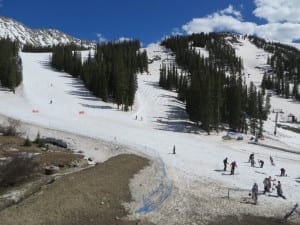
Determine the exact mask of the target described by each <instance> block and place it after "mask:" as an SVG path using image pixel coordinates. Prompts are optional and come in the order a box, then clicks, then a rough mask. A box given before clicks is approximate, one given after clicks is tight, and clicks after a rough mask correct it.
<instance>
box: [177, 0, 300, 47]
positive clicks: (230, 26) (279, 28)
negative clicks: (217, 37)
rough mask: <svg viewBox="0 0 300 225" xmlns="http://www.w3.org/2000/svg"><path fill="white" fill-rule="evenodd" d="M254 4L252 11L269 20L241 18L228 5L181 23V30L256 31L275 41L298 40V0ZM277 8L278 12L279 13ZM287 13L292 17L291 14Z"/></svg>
mask: <svg viewBox="0 0 300 225" xmlns="http://www.w3.org/2000/svg"><path fill="white" fill-rule="evenodd" d="M288 2H289V3H288ZM255 4H256V6H257V8H256V9H255V10H254V12H253V13H254V15H255V16H257V17H260V18H265V19H267V21H268V23H266V24H262V25H258V24H256V23H253V22H247V21H243V19H242V15H241V13H240V12H239V11H237V10H235V9H234V8H233V7H232V6H231V5H229V6H228V7H227V8H226V9H224V10H221V11H218V12H216V13H213V14H210V15H208V16H206V17H203V18H194V19H192V20H191V21H190V22H188V23H187V24H185V25H183V26H182V29H183V30H184V31H185V32H186V33H187V34H192V33H200V32H205V33H207V32H214V31H215V32H218V31H233V32H237V33H242V34H256V35H258V36H260V37H263V38H266V39H270V40H275V41H284V42H292V41H295V40H297V39H298V40H299V39H300V16H296V14H298V15H300V0H255ZM282 4H285V5H282ZM280 7H281V8H280ZM279 8H280V9H281V10H279ZM264 10H265V13H263V12H264ZM276 10H279V11H280V12H281V13H279V14H280V15H279V14H278V13H276ZM289 13H291V14H292V15H294V16H290V14H289ZM290 17H291V18H290ZM298 20H299V21H298Z"/></svg>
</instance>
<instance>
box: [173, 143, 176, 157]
mask: <svg viewBox="0 0 300 225" xmlns="http://www.w3.org/2000/svg"><path fill="white" fill-rule="evenodd" d="M175 154H176V151H175V145H174V146H173V155H175Z"/></svg>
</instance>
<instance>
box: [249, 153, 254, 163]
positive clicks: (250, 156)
mask: <svg viewBox="0 0 300 225" xmlns="http://www.w3.org/2000/svg"><path fill="white" fill-rule="evenodd" d="M251 159H253V160H254V153H252V154H250V155H249V161H248V162H251Z"/></svg>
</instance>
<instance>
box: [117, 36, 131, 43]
mask: <svg viewBox="0 0 300 225" xmlns="http://www.w3.org/2000/svg"><path fill="white" fill-rule="evenodd" d="M130 40H132V38H129V37H120V38H119V39H118V41H119V42H124V41H130Z"/></svg>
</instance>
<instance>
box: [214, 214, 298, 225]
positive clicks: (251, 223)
mask: <svg viewBox="0 0 300 225" xmlns="http://www.w3.org/2000/svg"><path fill="white" fill-rule="evenodd" d="M232 224H243V225H262V224H264V225H283V224H285V225H296V224H294V223H289V222H287V221H283V220H282V219H281V220H280V219H276V218H267V217H258V216H251V215H244V216H241V217H237V216H227V217H223V218H220V219H218V221H216V222H212V223H210V224H209V225H232Z"/></svg>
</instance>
